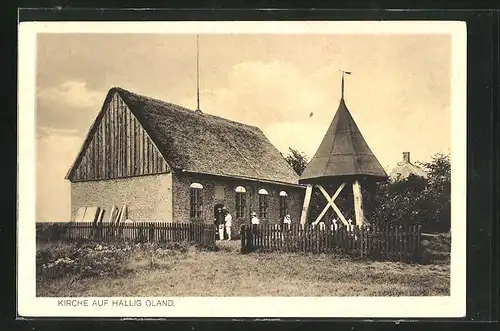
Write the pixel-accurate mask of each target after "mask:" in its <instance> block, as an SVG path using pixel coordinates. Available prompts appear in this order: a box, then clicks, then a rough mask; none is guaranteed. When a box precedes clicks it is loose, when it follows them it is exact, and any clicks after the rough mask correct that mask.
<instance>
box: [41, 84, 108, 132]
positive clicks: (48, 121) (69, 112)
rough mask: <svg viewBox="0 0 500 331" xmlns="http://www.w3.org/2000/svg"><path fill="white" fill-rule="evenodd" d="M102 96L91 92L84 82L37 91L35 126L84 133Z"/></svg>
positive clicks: (98, 107) (101, 100)
mask: <svg viewBox="0 0 500 331" xmlns="http://www.w3.org/2000/svg"><path fill="white" fill-rule="evenodd" d="M104 97H105V92H104V93H103V92H102V91H95V90H91V89H89V88H88V87H87V83H86V82H82V81H67V82H64V83H62V84H60V85H57V86H50V87H46V88H39V89H38V90H37V94H36V101H37V112H36V115H37V125H38V126H43V127H49V128H59V129H66V130H68V129H69V130H76V131H86V129H88V127H89V126H90V124H91V123H92V121H93V120H94V118H95V116H96V115H97V113H98V111H99V109H100V106H101V104H102V102H103V100H104Z"/></svg>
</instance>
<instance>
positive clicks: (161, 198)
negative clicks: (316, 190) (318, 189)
mask: <svg viewBox="0 0 500 331" xmlns="http://www.w3.org/2000/svg"><path fill="white" fill-rule="evenodd" d="M66 179H68V180H69V181H70V183H71V213H72V219H73V220H74V218H75V215H76V214H77V211H78V210H79V208H82V207H97V208H100V209H102V210H104V211H105V212H104V213H105V214H108V215H109V213H110V212H111V209H112V208H113V207H114V206H116V207H118V208H119V207H121V206H123V205H126V213H127V215H126V218H128V219H130V220H132V221H164V222H207V223H210V222H213V219H214V213H215V211H216V210H217V209H218V208H219V207H222V206H225V207H226V208H227V209H228V210H229V211H230V212H231V214H232V215H233V219H235V220H236V221H235V222H234V224H233V226H238V223H240V222H243V221H245V220H249V218H250V213H251V212H256V213H257V214H258V216H259V218H260V219H261V223H264V224H265V223H278V222H279V220H280V219H281V218H283V217H284V215H285V214H287V213H289V214H290V215H291V217H292V221H293V222H298V221H299V219H300V214H301V210H302V201H303V199H304V193H305V187H304V186H303V185H299V181H298V180H299V177H298V175H297V174H296V173H295V172H294V170H293V169H292V167H291V166H290V165H289V164H288V163H287V161H286V160H285V159H284V157H283V156H282V155H281V153H280V152H279V151H278V150H277V149H276V148H275V147H274V146H273V145H272V144H271V143H270V141H269V140H268V139H267V138H266V136H265V135H264V133H263V132H262V131H261V130H260V129H259V128H258V127H255V126H251V125H247V124H242V123H238V122H234V121H230V120H228V119H225V118H222V117H218V116H214V115H210V114H207V113H204V112H201V111H200V110H190V109H187V108H184V107H181V106H178V105H175V104H172V103H167V102H163V101H160V100H156V99H152V98H149V97H145V96H142V95H138V94H135V93H132V92H130V91H127V90H125V89H122V88H118V87H114V88H111V89H110V90H109V92H108V94H107V96H106V98H105V101H104V104H103V106H102V109H101V110H100V112H99V113H98V115H97V118H96V119H95V121H94V123H93V124H92V126H91V128H90V130H89V132H88V135H87V137H86V138H85V140H84V142H83V145H82V147H81V150H80V152H79V153H78V155H77V157H76V160H75V161H74V163H73V165H72V166H71V168H70V169H69V171H68V173H67V176H66ZM107 217H108V216H106V215H105V216H104V219H107Z"/></svg>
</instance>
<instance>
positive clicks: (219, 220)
mask: <svg viewBox="0 0 500 331" xmlns="http://www.w3.org/2000/svg"><path fill="white" fill-rule="evenodd" d="M215 224H216V226H217V229H218V231H219V240H224V213H223V212H222V208H221V207H219V208H217V214H216V215H215Z"/></svg>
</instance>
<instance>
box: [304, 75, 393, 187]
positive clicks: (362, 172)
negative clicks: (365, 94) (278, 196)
mask: <svg viewBox="0 0 500 331" xmlns="http://www.w3.org/2000/svg"><path fill="white" fill-rule="evenodd" d="M344 74H348V75H350V74H351V72H350V71H343V70H342V81H341V83H342V84H341V99H340V103H339V106H338V108H337V112H336V113H335V116H334V118H333V120H332V122H331V123H330V126H329V127H328V130H327V131H326V133H325V136H324V137H323V140H322V142H321V143H320V145H319V147H318V150H317V151H316V153H315V154H314V156H313V158H312V159H311V161H310V162H309V163H308V165H307V167H306V169H305V170H304V172H303V173H302V176H301V182H303V183H304V182H307V181H309V180H312V179H319V178H332V177H337V176H374V177H382V178H386V177H387V174H386V173H385V170H384V169H383V168H382V166H381V165H380V163H379V161H378V160H377V158H376V157H375V155H374V154H373V152H372V150H371V149H370V147H368V144H367V143H366V141H365V139H364V138H363V136H362V134H361V132H360V131H359V128H358V126H357V125H356V122H354V119H353V117H352V116H351V113H350V112H349V109H348V108H347V106H346V104H345V100H344Z"/></svg>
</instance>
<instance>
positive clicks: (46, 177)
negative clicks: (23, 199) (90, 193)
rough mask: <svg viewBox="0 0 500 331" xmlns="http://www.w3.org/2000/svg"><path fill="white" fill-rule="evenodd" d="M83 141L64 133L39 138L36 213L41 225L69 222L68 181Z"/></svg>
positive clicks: (54, 133) (37, 147)
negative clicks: (67, 174)
mask: <svg viewBox="0 0 500 331" xmlns="http://www.w3.org/2000/svg"><path fill="white" fill-rule="evenodd" d="M82 141H83V137H81V136H79V135H75V134H68V133H62V132H60V131H52V132H50V133H49V131H47V132H45V134H44V135H41V136H38V137H37V145H36V152H37V167H36V191H37V192H36V193H37V199H36V213H37V220H38V221H65V220H68V217H69V210H70V199H69V197H70V184H69V182H68V181H66V180H65V179H64V177H65V176H66V173H67V171H68V170H69V168H70V166H71V164H72V163H73V161H74V159H75V157H76V154H77V153H78V150H79V148H80V145H81V144H82Z"/></svg>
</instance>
